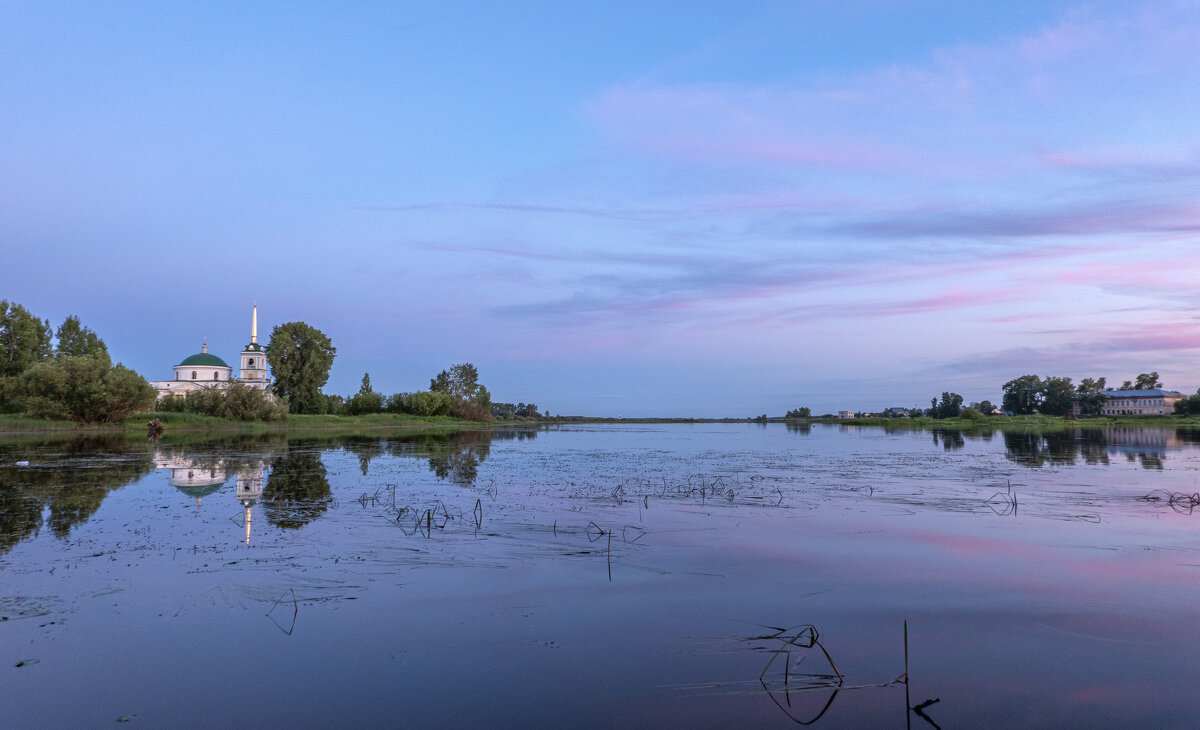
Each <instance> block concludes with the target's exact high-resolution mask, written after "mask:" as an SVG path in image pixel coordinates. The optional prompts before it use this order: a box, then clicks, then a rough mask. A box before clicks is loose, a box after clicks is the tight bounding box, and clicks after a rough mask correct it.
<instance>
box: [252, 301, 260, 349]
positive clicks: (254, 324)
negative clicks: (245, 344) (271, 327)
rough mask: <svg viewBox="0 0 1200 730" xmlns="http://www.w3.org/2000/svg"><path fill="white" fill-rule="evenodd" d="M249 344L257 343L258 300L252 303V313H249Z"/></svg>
mask: <svg viewBox="0 0 1200 730" xmlns="http://www.w3.org/2000/svg"><path fill="white" fill-rule="evenodd" d="M250 344H251V345H256V344H258V302H255V303H254V313H253V314H251V315H250Z"/></svg>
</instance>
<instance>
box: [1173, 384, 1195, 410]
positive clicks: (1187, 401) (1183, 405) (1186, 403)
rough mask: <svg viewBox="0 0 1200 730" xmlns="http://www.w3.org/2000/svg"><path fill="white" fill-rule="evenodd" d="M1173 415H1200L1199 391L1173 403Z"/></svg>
mask: <svg viewBox="0 0 1200 730" xmlns="http://www.w3.org/2000/svg"><path fill="white" fill-rule="evenodd" d="M1175 413H1176V414H1178V415H1180V416H1187V415H1192V414H1195V413H1200V389H1198V390H1197V391H1196V394H1195V395H1192V396H1188V397H1187V398H1180V399H1179V400H1177V401H1175Z"/></svg>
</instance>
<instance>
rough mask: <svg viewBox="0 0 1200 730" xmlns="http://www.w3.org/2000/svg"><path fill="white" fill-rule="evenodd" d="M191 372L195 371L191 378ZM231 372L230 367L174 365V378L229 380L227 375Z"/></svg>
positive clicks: (209, 380) (210, 380)
mask: <svg viewBox="0 0 1200 730" xmlns="http://www.w3.org/2000/svg"><path fill="white" fill-rule="evenodd" d="M192 373H195V374H196V377H194V378H193V377H192ZM232 374H233V369H232V368H218V367H213V366H211V365H210V366H208V367H205V366H203V365H183V366H180V365H176V366H175V379H176V380H197V381H200V380H206V381H208V382H212V381H214V380H229V377H230V376H231V375H232Z"/></svg>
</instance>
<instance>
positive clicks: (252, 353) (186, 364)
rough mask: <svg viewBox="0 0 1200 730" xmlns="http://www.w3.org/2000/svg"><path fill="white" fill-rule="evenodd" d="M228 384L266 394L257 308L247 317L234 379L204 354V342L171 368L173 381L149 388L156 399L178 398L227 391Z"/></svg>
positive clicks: (220, 362)
mask: <svg viewBox="0 0 1200 730" xmlns="http://www.w3.org/2000/svg"><path fill="white" fill-rule="evenodd" d="M232 382H240V383H242V384H243V385H246V386H248V387H251V388H257V389H259V390H269V389H270V387H271V381H270V379H268V378H267V348H265V347H263V346H262V345H260V344H258V305H257V304H256V305H254V309H253V311H252V313H251V315H250V344H248V345H246V347H245V348H243V349H242V367H241V372H240V375H239V377H238V378H236V379H235V378H234V377H233V368H231V367H229V365H228V364H226V362H225V361H224V360H222V359H221V358H219V357H217V356H216V355H214V354H212V353H210V352H209V351H208V340H207V339H205V341H204V344H203V345H202V346H201V348H200V352H198V353H196V354H195V355H192V356H190V357H186V358H184V359H183V362H181V363H179V364H178V365H176V366H175V379H174V380H158V381H154V382H151V383H150V385H152V386H154V389H155V390H156V391H158V398H159V399H160V400H161V399H163V398H182V397H184V396H186V395H187V394H188V393H191V392H193V391H196V390H200V389H202V388H228V387H229V384H230V383H232Z"/></svg>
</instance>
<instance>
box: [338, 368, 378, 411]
mask: <svg viewBox="0 0 1200 730" xmlns="http://www.w3.org/2000/svg"><path fill="white" fill-rule="evenodd" d="M346 412H347V413H349V414H350V415H352V416H359V415H363V414H365V413H382V412H383V396H382V395H380V394H379V393H376V392H375V391H374V390H372V389H371V374H370V373H363V379H362V387H360V388H359V389H358V392H357V393H355V394H354V395H353V396H351V397H350V398H349V399H348V400H347V401H346Z"/></svg>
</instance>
